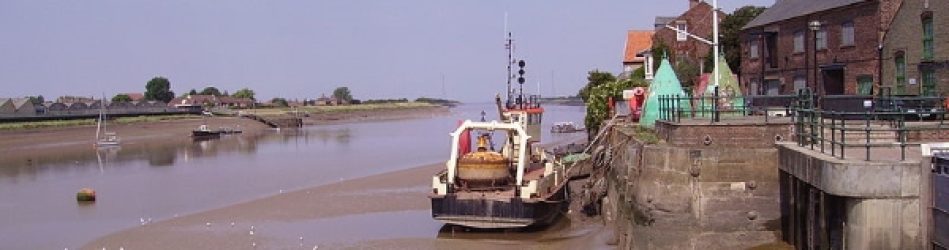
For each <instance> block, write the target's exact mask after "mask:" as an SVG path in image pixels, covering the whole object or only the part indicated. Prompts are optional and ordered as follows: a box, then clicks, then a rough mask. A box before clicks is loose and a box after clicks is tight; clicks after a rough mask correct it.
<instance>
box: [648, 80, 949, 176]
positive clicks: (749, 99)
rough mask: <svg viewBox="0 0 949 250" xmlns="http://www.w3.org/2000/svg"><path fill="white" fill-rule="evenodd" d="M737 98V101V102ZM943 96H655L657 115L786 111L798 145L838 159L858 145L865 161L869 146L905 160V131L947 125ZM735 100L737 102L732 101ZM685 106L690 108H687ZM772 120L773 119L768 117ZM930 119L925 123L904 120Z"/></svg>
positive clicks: (719, 116) (677, 117) (722, 116)
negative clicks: (888, 150)
mask: <svg viewBox="0 0 949 250" xmlns="http://www.w3.org/2000/svg"><path fill="white" fill-rule="evenodd" d="M736 100H738V101H736ZM944 100H945V98H944V97H939V96H935V97H926V96H893V95H879V96H857V95H836V96H817V95H814V94H813V93H811V92H810V91H809V90H807V89H805V90H801V91H799V92H798V94H797V95H782V96H746V97H744V98H732V99H731V100H727V99H725V98H721V97H719V96H698V97H692V96H679V95H668V96H660V97H659V111H660V112H659V113H660V115H659V119H660V120H665V121H672V122H681V120H682V118H687V119H700V120H702V119H709V121H710V122H712V123H715V122H721V121H722V120H728V119H749V117H763V118H764V121H765V122H770V120H769V117H772V116H777V115H780V116H787V117H791V118H792V119H793V123H794V135H795V139H796V141H797V143H798V145H799V146H801V147H810V148H811V149H814V150H818V149H819V150H820V151H821V152H822V153H828V152H827V151H828V147H829V153H830V154H831V155H833V156H835V157H838V158H840V159H843V158H844V156H845V153H846V150H847V148H854V147H858V148H863V149H864V151H865V154H864V155H865V158H864V159H866V160H870V151H871V148H892V147H899V148H900V160H905V159H906V147H907V146H914V145H917V144H918V143H909V142H907V134H908V133H910V132H914V131H927V130H947V129H949V124H946V123H945V118H946V113H947V110H946V105H944ZM736 104H737V105H736ZM686 105H688V106H689V107H686ZM772 119H773V118H772ZM927 120H928V121H932V122H930V123H929V124H925V123H914V124H911V125H908V123H907V122H914V121H927Z"/></svg>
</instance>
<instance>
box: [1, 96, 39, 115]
mask: <svg viewBox="0 0 949 250" xmlns="http://www.w3.org/2000/svg"><path fill="white" fill-rule="evenodd" d="M35 114H36V107H34V106H33V102H32V101H30V98H0V115H35Z"/></svg>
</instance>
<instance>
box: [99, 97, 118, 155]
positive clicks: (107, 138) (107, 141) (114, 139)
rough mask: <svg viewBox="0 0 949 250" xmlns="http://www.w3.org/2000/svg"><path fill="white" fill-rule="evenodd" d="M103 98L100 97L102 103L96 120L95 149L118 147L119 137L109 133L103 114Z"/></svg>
mask: <svg viewBox="0 0 949 250" xmlns="http://www.w3.org/2000/svg"><path fill="white" fill-rule="evenodd" d="M105 106H106V103H105V97H104V96H103V97H102V102H101V103H100V104H99V117H98V118H97V119H96V142H95V146H96V147H112V146H118V145H119V136H118V135H117V134H115V132H109V130H108V126H107V123H108V122H107V121H106V114H105Z"/></svg>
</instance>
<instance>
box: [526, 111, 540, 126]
mask: <svg viewBox="0 0 949 250" xmlns="http://www.w3.org/2000/svg"><path fill="white" fill-rule="evenodd" d="M527 116H528V120H527V124H529V125H537V124H540V122H541V120H540V119H541V114H530V115H527Z"/></svg>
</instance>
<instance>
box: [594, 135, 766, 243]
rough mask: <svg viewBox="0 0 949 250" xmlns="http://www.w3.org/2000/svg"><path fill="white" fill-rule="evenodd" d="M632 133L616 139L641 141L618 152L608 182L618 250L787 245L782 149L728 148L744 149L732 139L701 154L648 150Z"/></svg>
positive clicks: (688, 150) (696, 149)
mask: <svg viewBox="0 0 949 250" xmlns="http://www.w3.org/2000/svg"><path fill="white" fill-rule="evenodd" d="M678 129H682V128H678ZM700 129H701V128H700ZM684 130H688V129H683V131H680V132H685V131H684ZM730 131H732V133H733V134H742V133H741V132H737V133H736V132H734V130H730ZM632 134H633V133H631V132H629V129H623V128H615V129H614V131H613V132H612V133H611V140H612V141H613V142H612V144H614V145H616V144H617V143H619V142H622V141H628V140H632V141H634V143H630V144H628V145H629V146H627V147H625V148H622V149H616V150H619V152H617V153H615V154H616V155H617V156H616V159H614V161H613V166H612V168H611V173H610V174H609V175H608V176H609V181H608V183H609V184H608V186H609V192H608V194H609V195H608V200H609V202H607V204H610V205H609V207H608V208H607V211H610V212H609V213H610V214H615V217H616V218H615V223H616V225H617V226H616V228H617V232H616V234H617V235H618V239H619V244H620V245H619V246H621V247H622V248H625V249H630V248H633V249H741V248H748V247H753V246H758V245H763V244H768V243H772V242H775V241H778V240H779V239H780V215H781V214H780V209H779V207H778V201H779V189H778V187H779V185H778V171H777V166H776V163H777V150H776V149H775V148H773V147H770V146H763V147H756V146H748V147H735V146H726V145H737V144H735V142H734V141H732V142H729V141H728V139H727V138H728V137H723V138H721V139H719V140H718V141H720V142H721V143H722V144H715V145H711V146H704V145H703V146H701V147H688V146H676V145H671V144H654V145H643V144H641V143H636V142H635V141H636V140H635V139H634V138H632ZM750 145H756V144H750Z"/></svg>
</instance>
